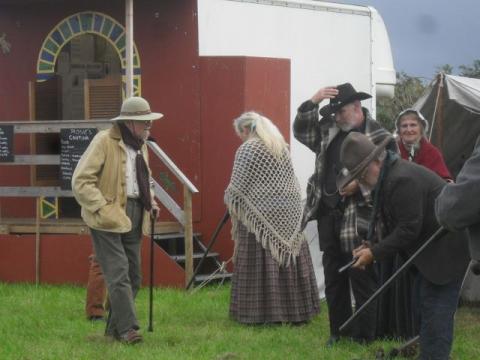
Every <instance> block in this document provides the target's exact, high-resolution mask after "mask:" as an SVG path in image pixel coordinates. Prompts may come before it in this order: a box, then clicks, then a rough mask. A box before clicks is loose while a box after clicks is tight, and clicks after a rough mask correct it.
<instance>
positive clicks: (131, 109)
mask: <svg viewBox="0 0 480 360" xmlns="http://www.w3.org/2000/svg"><path fill="white" fill-rule="evenodd" d="M162 117H163V114H161V113H156V112H152V111H151V110H150V105H149V104H148V101H147V100H145V99H144V98H142V97H139V96H133V97H130V98H128V99H126V100H125V101H124V102H123V104H122V108H121V110H120V115H119V116H117V117H115V118H113V119H112V121H121V120H132V121H153V120H158V119H161V118H162Z"/></svg>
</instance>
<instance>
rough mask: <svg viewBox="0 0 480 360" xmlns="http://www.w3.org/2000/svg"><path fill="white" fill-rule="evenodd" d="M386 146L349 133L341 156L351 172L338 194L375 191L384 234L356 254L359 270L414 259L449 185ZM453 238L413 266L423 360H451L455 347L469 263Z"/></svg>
mask: <svg viewBox="0 0 480 360" xmlns="http://www.w3.org/2000/svg"><path fill="white" fill-rule="evenodd" d="M387 142H388V140H384V141H382V142H381V143H380V144H379V145H375V144H373V143H372V142H371V141H370V139H368V137H366V136H365V135H363V134H360V133H350V134H349V135H348V136H347V137H346V139H345V141H344V142H343V144H342V147H341V150H340V161H341V162H342V163H343V164H344V165H345V168H346V171H345V173H344V174H342V175H343V176H341V177H340V178H339V179H338V181H337V184H338V187H339V189H344V188H345V187H346V186H348V184H349V183H351V182H352V181H358V182H359V183H360V184H361V185H362V186H364V187H365V188H368V189H370V190H372V191H373V193H374V196H373V198H374V204H373V208H374V213H373V215H372V219H374V222H373V224H371V226H372V230H373V229H382V234H375V235H376V239H377V240H378V242H375V243H374V244H373V245H372V246H371V247H366V246H365V245H362V246H360V247H358V248H357V249H355V250H354V251H353V256H354V257H356V258H358V259H357V261H356V262H355V264H354V265H353V267H354V268H356V269H364V268H365V267H367V266H368V265H370V264H371V263H372V262H373V261H377V260H383V259H386V258H388V257H391V256H393V255H394V254H396V253H400V254H402V255H403V256H405V257H409V256H411V255H412V254H413V253H414V252H415V251H416V250H417V249H418V248H419V247H420V246H421V245H422V244H423V243H424V242H425V241H426V240H427V239H428V238H429V237H430V236H431V235H432V234H433V233H434V232H435V231H436V230H437V229H438V227H439V225H438V222H437V220H436V218H435V212H434V202H435V198H436V197H437V195H438V194H439V193H440V191H441V190H442V188H443V187H444V186H445V181H444V180H443V179H442V178H440V177H439V176H438V175H437V174H435V173H434V172H432V171H430V170H429V169H427V168H425V167H423V166H420V165H417V164H415V163H412V162H409V161H406V160H403V159H400V158H399V156H398V155H397V154H393V153H391V152H388V151H386V150H385V146H386V144H387ZM450 235H451V234H447V235H446V236H444V237H442V238H440V239H438V240H437V241H435V242H433V243H431V244H430V245H429V246H428V247H426V248H425V250H424V251H423V252H422V253H420V255H418V257H416V258H415V260H413V264H414V266H415V267H416V268H417V270H418V271H417V272H416V280H415V286H417V287H418V288H417V290H418V291H414V294H418V299H415V301H414V304H415V305H416V306H417V308H418V309H417V310H418V311H419V314H420V359H448V358H449V354H450V349H451V345H452V342H453V319H454V314H455V311H456V308H457V303H458V297H459V292H460V287H461V284H462V280H463V276H464V274H465V270H466V268H467V265H468V261H469V258H468V248H467V243H466V239H465V238H459V237H453V238H452V236H450Z"/></svg>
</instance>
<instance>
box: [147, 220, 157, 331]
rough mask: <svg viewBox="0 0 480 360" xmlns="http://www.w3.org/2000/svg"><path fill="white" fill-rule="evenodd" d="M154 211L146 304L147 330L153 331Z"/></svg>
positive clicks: (151, 226) (151, 221)
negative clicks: (148, 290)
mask: <svg viewBox="0 0 480 360" xmlns="http://www.w3.org/2000/svg"><path fill="white" fill-rule="evenodd" d="M156 217H157V216H156V211H153V212H152V214H151V215H150V292H149V304H148V305H149V306H148V309H149V311H148V331H149V332H153V270H154V266H153V265H154V261H155V247H154V242H155V239H154V238H155V218H156Z"/></svg>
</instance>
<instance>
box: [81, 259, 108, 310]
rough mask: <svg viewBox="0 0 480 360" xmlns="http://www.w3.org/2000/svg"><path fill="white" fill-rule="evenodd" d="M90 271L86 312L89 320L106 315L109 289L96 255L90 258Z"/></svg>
mask: <svg viewBox="0 0 480 360" xmlns="http://www.w3.org/2000/svg"><path fill="white" fill-rule="evenodd" d="M88 260H89V261H90V269H89V270H88V283H87V299H86V303H85V312H86V314H87V318H89V319H90V318H92V317H98V316H104V315H105V298H106V296H107V289H106V285H105V279H104V278H103V273H102V269H101V268H100V264H99V263H98V261H97V259H96V258H95V255H93V254H92V255H90V256H89V257H88Z"/></svg>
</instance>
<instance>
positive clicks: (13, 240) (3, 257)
mask: <svg viewBox="0 0 480 360" xmlns="http://www.w3.org/2000/svg"><path fill="white" fill-rule="evenodd" d="M0 281H5V282H35V236H33V235H23V236H15V235H0Z"/></svg>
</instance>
